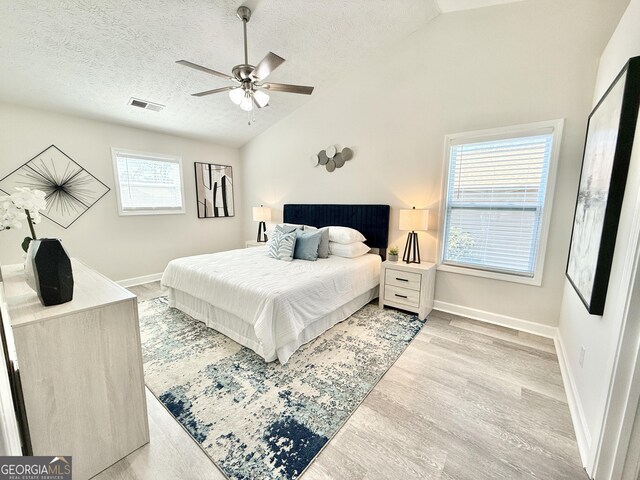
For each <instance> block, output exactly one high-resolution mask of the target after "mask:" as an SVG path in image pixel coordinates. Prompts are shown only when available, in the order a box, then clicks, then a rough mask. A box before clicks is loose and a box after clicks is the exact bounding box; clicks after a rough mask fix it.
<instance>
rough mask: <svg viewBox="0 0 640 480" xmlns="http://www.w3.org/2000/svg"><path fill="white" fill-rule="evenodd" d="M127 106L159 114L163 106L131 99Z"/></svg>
mask: <svg viewBox="0 0 640 480" xmlns="http://www.w3.org/2000/svg"><path fill="white" fill-rule="evenodd" d="M129 105H131V106H133V107H139V108H144V109H145V110H153V111H154V112H159V111H160V110H162V109H163V108H164V105H160V104H159V103H153V102H147V101H146V100H140V99H139V98H133V97H131V98H130V99H129Z"/></svg>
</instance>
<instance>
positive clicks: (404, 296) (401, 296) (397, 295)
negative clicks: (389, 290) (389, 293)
mask: <svg viewBox="0 0 640 480" xmlns="http://www.w3.org/2000/svg"><path fill="white" fill-rule="evenodd" d="M394 295H395V296H396V297H400V298H407V296H406V295H399V294H397V293H394Z"/></svg>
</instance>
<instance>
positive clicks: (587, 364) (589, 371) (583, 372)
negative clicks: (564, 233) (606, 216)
mask: <svg viewBox="0 0 640 480" xmlns="http://www.w3.org/2000/svg"><path fill="white" fill-rule="evenodd" d="M639 26H640V0H631V2H630V4H629V6H628V8H627V11H626V13H625V14H624V16H623V17H622V19H621V20H620V23H619V25H618V27H617V29H616V30H615V33H614V34H613V36H612V37H611V39H610V41H609V43H608V45H607V47H606V49H605V50H604V52H603V54H602V57H601V59H600V67H599V69H598V75H597V81H596V87H595V92H594V97H593V102H592V103H593V105H595V104H596V103H597V102H598V100H599V99H600V97H601V96H602V95H603V93H604V92H605V91H606V90H607V88H608V87H609V85H610V84H611V82H612V81H613V80H614V79H615V77H616V75H617V74H618V73H619V71H620V70H621V69H622V67H623V66H624V64H625V63H626V62H627V60H628V59H629V58H630V57H633V56H637V55H640V27H639ZM635 138H636V140H635V145H634V150H633V153H632V158H631V166H630V170H629V177H628V180H627V185H626V189H625V198H624V202H623V206H622V213H621V216H620V225H619V227H618V235H617V240H616V247H615V254H614V258H613V265H612V270H611V276H610V281H609V288H608V292H607V300H606V306H605V311H604V314H603V315H602V316H594V315H589V314H588V313H587V311H586V309H585V307H584V306H583V305H582V303H581V302H580V300H579V298H578V296H577V294H576V293H575V291H574V290H573V288H572V287H571V285H570V284H569V282H568V281H566V280H565V281H564V295H563V299H562V306H561V311H560V322H559V336H560V340H561V342H562V345H563V351H564V354H565V360H566V364H567V368H568V371H569V374H570V376H571V377H572V378H571V379H572V383H573V387H574V389H575V390H574V392H573V393H574V394H575V396H576V401H577V409H579V410H581V411H582V422H583V425H578V428H579V429H583V430H584V437H583V438H582V439H580V438H579V439H578V440H579V442H581V443H582V447H583V452H582V453H583V460H584V461H585V463H586V465H587V469H588V471H590V472H592V471H593V467H594V461H595V460H596V454H597V450H598V439H599V438H600V435H601V433H602V427H603V420H604V416H605V407H606V404H607V395H608V391H609V385H610V382H611V380H612V375H613V369H614V355H615V352H616V350H617V346H618V343H619V341H620V338H619V337H620V332H621V327H622V322H623V317H624V315H623V314H624V309H625V305H626V303H627V296H628V293H629V292H628V290H629V285H630V283H629V282H630V281H631V275H632V272H631V271H630V269H631V267H632V265H633V257H634V253H635V246H636V245H637V241H638V239H637V238H636V236H637V232H635V233H632V232H633V231H634V230H633V229H634V225H635V222H637V221H638V220H639V218H638V215H640V210H639V208H640V201H639V197H638V192H639V191H640V125H639V128H638V130H637V131H636V137H635ZM637 320H638V319H637V318H633V319H631V320H630V321H633V322H637ZM627 340H629V339H627ZM581 346H584V347H585V348H586V354H585V358H584V365H583V367H580V364H579V362H578V359H579V355H580V348H581ZM605 447H606V446H605ZM599 478H607V477H599Z"/></svg>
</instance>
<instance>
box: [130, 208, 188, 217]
mask: <svg viewBox="0 0 640 480" xmlns="http://www.w3.org/2000/svg"><path fill="white" fill-rule="evenodd" d="M185 213H187V212H186V211H185V210H184V209H182V210H125V211H124V212H123V211H120V212H118V214H119V215H120V216H121V217H129V216H133V215H184V214H185Z"/></svg>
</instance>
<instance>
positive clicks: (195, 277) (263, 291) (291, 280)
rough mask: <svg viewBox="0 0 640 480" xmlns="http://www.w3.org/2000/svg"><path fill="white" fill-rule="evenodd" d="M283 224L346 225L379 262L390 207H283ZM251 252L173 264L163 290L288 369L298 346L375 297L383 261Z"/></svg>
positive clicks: (370, 257) (215, 326)
mask: <svg viewBox="0 0 640 480" xmlns="http://www.w3.org/2000/svg"><path fill="white" fill-rule="evenodd" d="M283 217H284V222H285V223H292V224H298V225H313V226H315V227H324V226H330V225H335V226H347V227H351V228H355V229H356V230H358V231H360V232H361V233H362V234H363V235H364V236H365V237H366V238H367V241H366V243H367V245H368V246H370V247H371V248H374V249H378V250H379V252H381V254H382V257H383V256H384V252H385V249H386V247H387V236H388V229H389V206H388V205H302V204H288V205H285V206H284V215H283ZM267 248H268V247H266V246H264V247H254V248H247V249H239V250H231V251H226V252H219V253H214V254H207V255H197V256H193V257H185V258H179V259H176V260H173V261H171V262H170V263H169V265H168V266H167V268H166V270H165V272H164V274H163V277H162V284H163V285H164V286H165V287H167V288H168V294H169V304H170V306H172V307H175V308H178V309H180V310H182V311H183V312H185V313H187V314H188V315H190V316H191V317H193V318H195V319H197V320H200V321H202V322H204V323H205V324H206V325H207V326H208V327H210V328H213V329H215V330H217V331H219V332H220V333H222V334H224V335H226V336H228V337H230V338H231V339H233V340H235V341H236V342H238V343H239V344H241V345H243V346H245V347H247V348H250V349H251V350H253V351H254V352H256V353H257V354H258V355H260V356H261V357H262V358H264V360H265V361H267V362H271V361H274V360H276V359H277V360H279V361H280V362H281V363H283V364H284V363H286V362H287V361H288V360H289V358H290V357H291V355H292V354H293V353H294V352H295V351H296V350H297V349H298V348H299V347H300V346H301V345H303V344H305V343H307V342H309V341H311V340H313V339H314V338H316V337H317V336H319V335H320V334H322V333H323V332H324V331H326V330H327V329H329V328H331V327H332V326H333V325H335V324H336V323H338V322H341V321H342V320H345V319H346V318H348V317H349V316H350V315H352V314H353V313H354V312H356V311H357V310H359V309H360V308H362V307H363V306H364V305H366V304H367V303H369V302H370V301H371V300H373V299H374V298H376V297H377V296H378V285H379V278H380V264H381V260H382V258H381V255H376V254H373V253H369V254H365V255H362V256H361V257H357V258H342V257H337V256H333V255H330V256H329V258H327V259H318V260H317V261H315V262H310V261H304V260H294V261H292V262H284V261H281V260H276V259H274V258H271V257H269V256H268V255H267Z"/></svg>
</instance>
